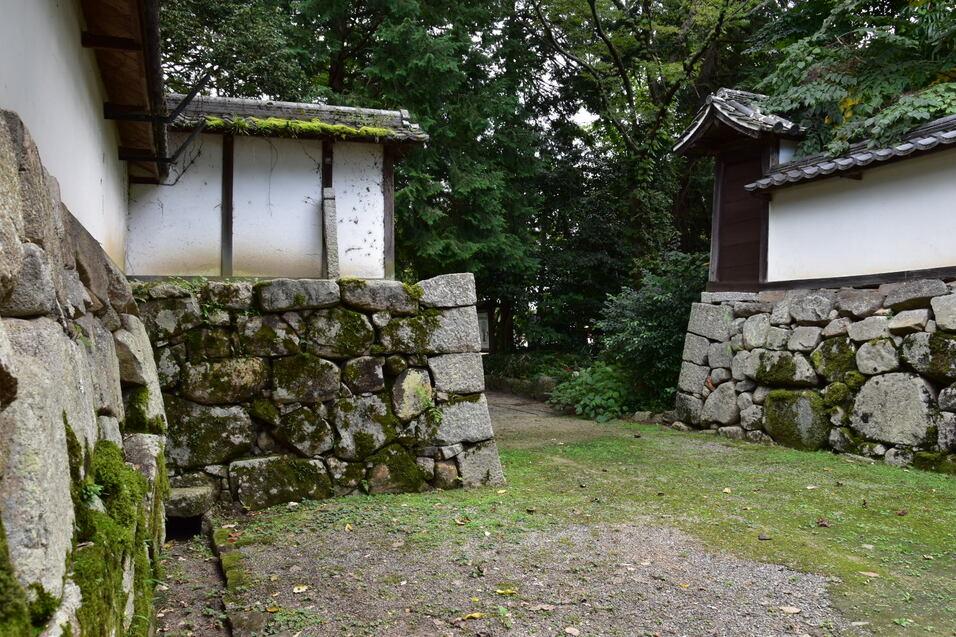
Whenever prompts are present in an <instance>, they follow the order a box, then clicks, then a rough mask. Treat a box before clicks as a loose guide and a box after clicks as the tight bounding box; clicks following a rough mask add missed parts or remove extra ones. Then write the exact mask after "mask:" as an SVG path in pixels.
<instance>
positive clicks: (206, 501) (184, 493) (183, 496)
mask: <svg viewBox="0 0 956 637" xmlns="http://www.w3.org/2000/svg"><path fill="white" fill-rule="evenodd" d="M216 495H217V494H216V491H215V490H214V489H213V488H212V487H211V486H209V485H204V486H199V487H177V488H173V489H170V490H169V497H168V498H167V499H166V516H167V517H170V518H194V517H198V516H201V515H203V514H204V513H206V511H208V510H210V509H211V508H212V507H213V506H215V504H216Z"/></svg>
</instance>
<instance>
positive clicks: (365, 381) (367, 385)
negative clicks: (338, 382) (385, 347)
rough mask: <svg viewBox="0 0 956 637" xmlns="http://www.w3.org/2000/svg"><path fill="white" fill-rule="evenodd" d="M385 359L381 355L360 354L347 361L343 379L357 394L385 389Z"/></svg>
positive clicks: (343, 369) (343, 370) (343, 368)
mask: <svg viewBox="0 0 956 637" xmlns="http://www.w3.org/2000/svg"><path fill="white" fill-rule="evenodd" d="M384 365H385V359H384V358H382V357H380V356H360V357H359V358H353V359H351V360H348V361H346V363H345V365H344V366H343V367H342V380H343V381H344V382H345V384H346V385H348V387H349V389H351V390H352V391H353V392H354V393H356V394H371V393H373V392H377V391H381V390H383V389H385V373H384V370H383V367H384Z"/></svg>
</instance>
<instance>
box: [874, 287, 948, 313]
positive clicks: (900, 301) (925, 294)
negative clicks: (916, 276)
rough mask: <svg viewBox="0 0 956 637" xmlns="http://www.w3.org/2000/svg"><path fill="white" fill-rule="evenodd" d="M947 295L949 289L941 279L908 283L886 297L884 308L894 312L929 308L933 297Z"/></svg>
mask: <svg viewBox="0 0 956 637" xmlns="http://www.w3.org/2000/svg"><path fill="white" fill-rule="evenodd" d="M947 294H949V288H948V287H947V286H946V284H945V283H943V282H942V281H940V280H939V279H920V280H917V281H906V282H904V283H901V284H900V285H899V286H897V287H896V288H895V289H893V290H891V291H890V292H889V293H888V294H887V295H886V299H885V300H884V301H883V307H888V308H890V309H891V310H893V311H894V312H899V311H901V310H912V309H916V308H921V307H929V306H930V300H931V299H932V298H933V297H935V296H944V295H947Z"/></svg>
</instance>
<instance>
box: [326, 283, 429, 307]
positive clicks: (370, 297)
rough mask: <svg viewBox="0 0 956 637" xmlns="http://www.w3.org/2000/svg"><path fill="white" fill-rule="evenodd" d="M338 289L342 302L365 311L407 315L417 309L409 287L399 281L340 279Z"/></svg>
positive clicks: (416, 302) (416, 303)
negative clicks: (340, 292)
mask: <svg viewBox="0 0 956 637" xmlns="http://www.w3.org/2000/svg"><path fill="white" fill-rule="evenodd" d="M339 289H340V290H341V291H342V302H343V303H345V304H346V305H351V306H352V307H356V308H359V309H361V310H365V311H367V312H386V311H387V312H390V313H392V314H394V315H402V314H405V315H407V314H414V313H415V312H416V311H417V310H418V301H417V300H416V299H415V297H414V296H413V295H412V294H410V292H411V291H412V289H411V287H410V286H406V285H405V284H404V283H402V282H401V281H387V280H374V279H369V280H366V279H340V280H339Z"/></svg>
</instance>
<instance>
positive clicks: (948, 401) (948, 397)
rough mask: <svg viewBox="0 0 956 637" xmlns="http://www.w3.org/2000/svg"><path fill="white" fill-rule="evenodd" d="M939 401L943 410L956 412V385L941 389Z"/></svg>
mask: <svg viewBox="0 0 956 637" xmlns="http://www.w3.org/2000/svg"><path fill="white" fill-rule="evenodd" d="M938 403H939V408H940V409H941V410H943V411H954V412H956V385H950V386H949V387H947V388H945V389H943V390H942V391H940V392H939V399H938Z"/></svg>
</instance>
